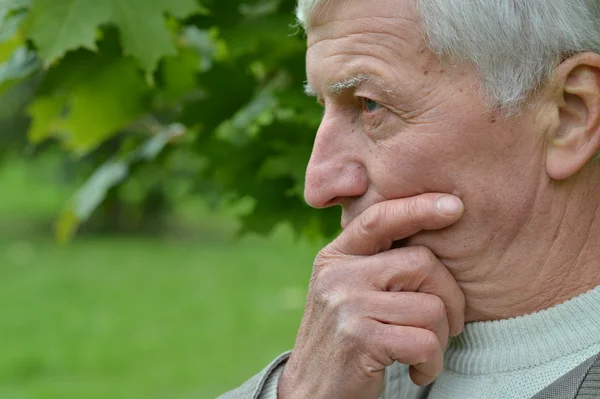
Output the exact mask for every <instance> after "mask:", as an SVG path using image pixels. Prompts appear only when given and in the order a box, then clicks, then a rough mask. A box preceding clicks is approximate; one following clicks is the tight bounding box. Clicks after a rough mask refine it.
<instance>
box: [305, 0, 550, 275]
mask: <svg viewBox="0 0 600 399" xmlns="http://www.w3.org/2000/svg"><path fill="white" fill-rule="evenodd" d="M410 3H411V2H409V1H398V0H378V1H377V7H374V6H373V3H372V2H369V1H335V0H334V1H330V2H323V4H322V5H321V6H318V8H317V9H316V10H315V11H314V13H313V19H312V23H311V26H310V28H309V29H308V31H307V39H308V51H307V61H306V62H307V79H308V87H309V90H310V91H312V92H313V93H314V95H315V96H316V97H317V98H318V100H319V102H320V103H321V104H322V105H323V106H324V116H323V120H322V123H321V125H320V128H319V130H318V132H317V134H316V139H315V144H314V148H313V153H312V156H311V159H310V162H309V165H308V169H307V174H306V188H305V198H306V201H307V202H308V204H309V205H311V206H313V207H315V208H323V207H329V206H334V205H340V206H341V207H342V209H343V212H342V227H344V226H346V225H347V224H348V223H350V222H351V221H352V220H353V219H354V218H355V217H357V216H358V215H359V214H360V213H361V212H363V211H364V210H365V209H367V208H368V207H369V206H371V205H373V204H375V203H378V202H380V201H386V200H391V199H397V198H404V197H410V196H414V195H418V194H422V193H426V192H436V193H450V194H454V195H456V196H458V197H460V198H461V199H462V200H463V202H464V204H465V214H464V217H463V219H462V220H461V221H459V222H458V223H457V224H456V225H454V226H451V227H450V228H447V229H445V230H441V231H435V232H421V233H419V234H417V235H416V236H414V237H412V238H411V239H410V240H409V241H408V244H409V245H426V246H428V247H429V248H430V249H432V250H433V251H434V253H435V254H436V255H437V256H438V257H439V258H440V259H441V260H442V261H443V262H444V263H445V264H446V265H447V266H448V267H449V268H451V269H452V268H455V269H456V270H460V269H461V268H463V269H466V268H472V267H475V266H476V265H475V264H479V263H481V262H482V261H487V260H488V259H494V258H498V257H501V253H502V251H503V250H504V249H505V248H506V247H507V246H508V245H510V244H511V242H512V240H513V239H514V237H515V235H516V233H517V231H518V230H519V229H521V228H522V224H523V221H524V220H526V219H527V218H528V216H529V214H530V213H531V212H532V207H533V206H534V203H535V200H536V195H538V193H539V190H540V187H544V186H545V185H548V184H549V180H550V179H549V177H548V175H547V173H546V168H545V165H544V162H545V156H546V148H545V146H544V142H545V140H546V137H545V132H546V130H547V128H548V126H547V125H548V123H546V122H545V121H540V120H539V118H538V116H539V112H538V110H537V109H535V108H526V109H525V110H524V111H522V112H521V113H519V114H518V115H514V116H511V117H509V118H505V116H503V115H502V114H501V113H500V112H499V111H497V110H491V109H490V107H488V106H487V105H486V101H485V99H484V96H483V94H482V93H483V91H482V86H481V83H480V81H479V79H478V76H477V72H476V71H475V70H474V68H473V67H471V66H469V65H452V66H449V65H446V64H444V63H442V62H441V61H440V60H439V57H437V56H436V55H435V54H433V53H432V51H431V50H429V49H428V47H427V44H426V40H425V38H424V36H423V34H422V30H421V29H420V21H419V16H418V14H417V12H416V11H415V10H414V9H413V7H412V6H411V5H410Z"/></svg>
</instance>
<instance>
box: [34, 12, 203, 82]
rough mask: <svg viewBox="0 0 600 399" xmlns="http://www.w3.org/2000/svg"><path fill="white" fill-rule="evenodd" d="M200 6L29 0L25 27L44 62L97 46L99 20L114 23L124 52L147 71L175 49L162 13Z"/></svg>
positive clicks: (181, 14) (47, 62) (178, 15)
mask: <svg viewBox="0 0 600 399" xmlns="http://www.w3.org/2000/svg"><path fill="white" fill-rule="evenodd" d="M204 11H205V10H203V9H202V8H200V7H199V6H198V4H197V3H196V1H195V0H101V1H99V0H34V2H33V5H32V7H31V12H30V20H29V24H28V32H29V35H30V37H31V39H32V40H33V41H34V43H35V44H36V45H37V47H38V50H39V54H40V57H41V58H42V59H43V60H44V64H45V65H46V66H48V65H50V64H52V63H53V62H54V61H56V60H58V59H60V58H61V57H62V56H63V55H64V54H65V53H66V52H67V51H70V50H75V49H78V48H81V47H84V48H87V49H90V50H96V37H97V30H98V28H99V26H100V25H103V24H108V23H110V24H114V25H116V26H117V27H118V28H119V30H120V33H121V43H122V46H123V51H124V53H125V54H128V55H131V56H133V57H134V58H135V59H136V60H137V61H138V62H139V64H140V66H141V67H142V68H143V69H144V70H146V71H148V72H150V73H151V72H153V71H154V69H155V68H156V65H157V63H158V61H159V60H160V59H161V58H162V57H164V56H165V55H168V54H175V47H174V44H173V40H172V38H171V34H170V32H169V30H168V29H167V26H166V24H165V19H164V14H165V13H170V14H171V15H173V16H175V17H177V18H186V17H188V16H190V15H192V14H195V13H200V12H204Z"/></svg>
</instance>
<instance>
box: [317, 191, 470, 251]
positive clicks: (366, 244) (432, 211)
mask: <svg viewBox="0 0 600 399" xmlns="http://www.w3.org/2000/svg"><path fill="white" fill-rule="evenodd" d="M463 210H464V206H463V203H462V201H461V200H460V199H459V198H458V197H455V196H452V195H448V194H431V193H429V194H422V195H419V196H416V197H409V198H402V199H396V200H390V201H384V202H380V203H378V204H375V205H373V206H372V207H370V208H368V209H367V210H366V211H364V212H363V213H362V214H360V215H359V216H358V217H357V218H356V219H354V220H353V221H352V222H351V223H350V224H349V225H348V227H346V229H345V230H344V231H343V232H342V234H340V236H339V237H338V238H337V239H336V240H334V241H333V242H332V243H331V244H330V245H329V246H328V247H327V249H328V250H331V251H334V253H341V254H346V255H359V256H360V255H374V254H376V253H379V252H381V251H384V250H387V249H389V248H391V247H392V244H393V242H394V241H397V240H401V239H404V238H407V237H410V236H412V235H414V234H416V233H418V232H419V231H421V230H437V229H441V228H444V227H447V226H449V225H451V224H452V223H455V222H456V221H458V219H460V217H461V216H462V213H463Z"/></svg>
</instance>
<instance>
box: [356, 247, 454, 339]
mask: <svg viewBox="0 0 600 399" xmlns="http://www.w3.org/2000/svg"><path fill="white" fill-rule="evenodd" d="M360 263H361V264H360V266H361V267H362V268H363V270H364V271H363V273H364V272H365V271H367V272H368V277H367V278H368V280H369V281H370V282H371V283H372V284H373V285H374V286H375V288H377V289H379V290H381V291H396V292H399V291H402V292H422V293H425V294H431V295H435V296H437V297H439V298H440V299H441V300H442V302H443V303H444V306H445V309H446V313H447V315H448V323H449V328H450V335H451V336H456V335H458V334H460V333H461V331H462V330H463V328H464V324H465V296H464V293H463V292H462V289H461V288H460V286H459V285H458V283H457V282H456V280H455V279H454V276H453V275H452V274H451V273H450V271H449V270H448V268H446V266H445V265H444V264H443V263H442V262H441V261H440V260H439V259H438V258H437V257H436V256H435V254H433V252H432V251H431V250H430V249H428V248H426V247H421V246H415V247H406V248H399V249H392V250H390V251H386V252H382V253H380V254H377V255H375V256H371V257H368V258H363V259H361V262H360ZM353 267H357V268H358V267H359V266H358V262H356V266H353Z"/></svg>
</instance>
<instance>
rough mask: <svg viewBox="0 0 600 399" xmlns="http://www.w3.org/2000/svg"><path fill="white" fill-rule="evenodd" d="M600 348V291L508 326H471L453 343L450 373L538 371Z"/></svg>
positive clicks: (504, 322) (449, 352) (505, 322)
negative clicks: (553, 362) (533, 369)
mask: <svg viewBox="0 0 600 399" xmlns="http://www.w3.org/2000/svg"><path fill="white" fill-rule="evenodd" d="M599 343H600V286H598V287H596V288H594V289H592V290H591V291H588V292H587V293H585V294H582V295H579V296H577V297H575V298H572V299H570V300H568V301H566V302H564V303H562V304H560V305H557V306H553V307H551V308H548V309H545V310H542V311H540V312H537V313H532V314H530V315H526V316H520V317H515V318H512V319H506V320H497V321H488V322H477V323H469V324H467V325H466V326H465V329H464V331H463V333H462V334H461V335H459V336H458V337H455V338H451V339H450V341H449V344H448V349H447V351H446V355H445V363H446V369H447V370H451V371H454V372H456V373H460V374H469V375H475V374H492V373H503V372H509V371H516V370H520V369H526V368H531V367H535V366H539V365H542V364H545V363H548V362H551V361H553V360H556V359H558V358H561V357H564V356H568V355H570V354H574V353H577V352H579V351H582V350H585V349H586V348H589V347H590V346H592V345H598V344H599Z"/></svg>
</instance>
